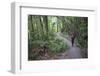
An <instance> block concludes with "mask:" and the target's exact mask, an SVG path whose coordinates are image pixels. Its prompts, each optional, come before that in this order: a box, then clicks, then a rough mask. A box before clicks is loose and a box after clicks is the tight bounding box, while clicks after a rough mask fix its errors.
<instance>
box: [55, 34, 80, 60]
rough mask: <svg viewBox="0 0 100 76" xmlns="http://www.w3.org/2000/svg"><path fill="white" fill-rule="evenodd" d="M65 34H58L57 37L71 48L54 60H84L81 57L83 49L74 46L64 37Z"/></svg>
mask: <svg viewBox="0 0 100 76" xmlns="http://www.w3.org/2000/svg"><path fill="white" fill-rule="evenodd" d="M62 35H63V34H62V33H60V32H58V33H57V37H59V38H60V39H62V40H64V42H66V43H67V45H68V46H69V49H67V50H66V51H65V52H64V53H60V54H59V55H56V56H55V58H54V59H75V58H82V55H81V49H80V48H79V47H77V46H76V44H74V46H72V44H71V41H70V40H69V39H67V38H65V37H63V36H62Z"/></svg>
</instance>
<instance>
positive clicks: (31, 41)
mask: <svg viewBox="0 0 100 76" xmlns="http://www.w3.org/2000/svg"><path fill="white" fill-rule="evenodd" d="M58 32H60V33H62V34H63V35H62V36H63V37H65V38H70V36H71V33H72V32H74V33H75V34H76V37H75V40H76V43H77V45H78V47H81V48H87V46H88V45H87V41H88V18H87V17H72V16H45V15H44V16H41V15H29V16H28V50H29V51H28V54H29V58H30V59H36V58H37V57H38V55H39V54H38V52H35V53H32V50H33V49H35V50H36V49H37V48H38V49H41V48H43V47H44V46H46V48H47V49H48V50H49V51H51V52H53V53H55V54H56V53H62V52H64V51H66V50H67V49H68V48H69V47H68V45H67V43H65V42H64V41H63V40H62V39H59V38H57V36H56V34H57V33H58Z"/></svg>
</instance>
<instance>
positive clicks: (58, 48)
mask: <svg viewBox="0 0 100 76" xmlns="http://www.w3.org/2000/svg"><path fill="white" fill-rule="evenodd" d="M49 49H50V51H52V52H53V53H61V52H64V51H66V50H67V49H68V46H67V43H65V42H64V41H63V40H61V39H57V38H55V39H54V40H50V41H49Z"/></svg>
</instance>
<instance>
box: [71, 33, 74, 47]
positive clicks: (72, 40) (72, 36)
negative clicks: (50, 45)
mask: <svg viewBox="0 0 100 76" xmlns="http://www.w3.org/2000/svg"><path fill="white" fill-rule="evenodd" d="M74 41H75V33H72V35H71V42H72V46H73V45H74Z"/></svg>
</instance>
